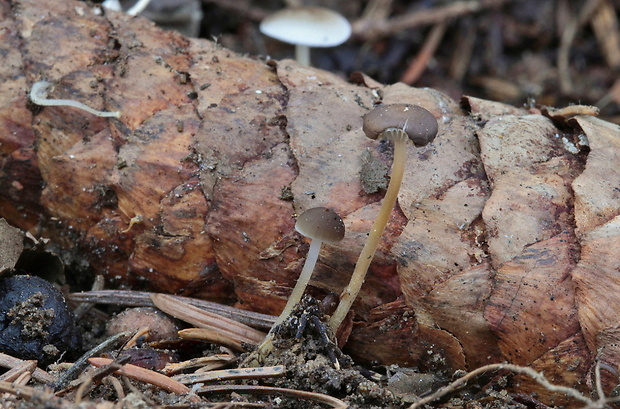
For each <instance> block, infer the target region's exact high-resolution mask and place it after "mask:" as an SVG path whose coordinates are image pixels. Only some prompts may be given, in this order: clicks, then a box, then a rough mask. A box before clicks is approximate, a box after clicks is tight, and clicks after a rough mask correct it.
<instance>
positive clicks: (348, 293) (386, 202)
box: [329, 128, 409, 334]
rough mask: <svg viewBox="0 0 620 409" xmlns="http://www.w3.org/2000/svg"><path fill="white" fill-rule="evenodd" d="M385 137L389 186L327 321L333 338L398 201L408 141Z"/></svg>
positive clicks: (398, 135) (393, 133) (393, 134)
mask: <svg viewBox="0 0 620 409" xmlns="http://www.w3.org/2000/svg"><path fill="white" fill-rule="evenodd" d="M385 136H387V137H388V138H390V139H392V141H393V142H394V161H393V163H392V175H391V177H390V184H389V186H388V189H387V192H386V193H385V197H384V198H383V203H382V204H381V208H380V209H379V214H378V215H377V218H376V219H375V222H374V223H373V225H372V229H371V230H370V234H369V235H368V240H366V244H365V245H364V248H363V249H362V252H361V253H360V255H359V258H358V259H357V263H355V270H354V271H353V274H352V276H351V281H349V285H348V286H347V287H346V288H345V289H344V291H343V292H342V294H341V295H340V303H339V304H338V307H336V311H334V313H333V314H332V316H331V318H330V320H329V328H330V329H331V330H332V332H333V333H334V334H335V333H336V331H337V330H338V328H339V327H340V324H342V321H344V319H345V317H346V316H347V314H348V312H349V310H350V309H351V306H352V305H353V302H354V301H355V299H356V298H357V295H358V294H359V292H360V289H361V288H362V284H364V279H365V278H366V272H367V271H368V267H369V266H370V263H371V262H372V259H373V257H374V255H375V252H376V251H377V247H378V245H379V240H380V239H381V235H382V234H383V231H384V230H385V226H386V225H387V223H388V221H389V220H390V216H391V214H392V210H393V209H394V205H395V204H396V199H397V197H398V191H399V190H400V185H401V183H402V181H403V175H404V173H405V163H406V162H407V140H408V139H409V137H408V136H407V134H406V133H405V131H403V130H401V129H396V128H391V129H387V130H386V131H385Z"/></svg>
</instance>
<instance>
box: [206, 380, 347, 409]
mask: <svg viewBox="0 0 620 409" xmlns="http://www.w3.org/2000/svg"><path fill="white" fill-rule="evenodd" d="M224 392H237V393H255V394H261V395H285V396H289V397H292V398H296V399H302V400H309V401H313V402H319V403H323V404H326V405H329V406H331V407H332V408H336V409H346V408H348V407H349V405H347V404H346V403H345V402H343V401H341V400H340V399H336V398H334V397H332V396H329V395H324V394H322V393H316V392H307V391H298V390H295V389H288V388H276V387H269V386H257V385H210V386H203V387H202V388H199V389H198V390H197V393H224Z"/></svg>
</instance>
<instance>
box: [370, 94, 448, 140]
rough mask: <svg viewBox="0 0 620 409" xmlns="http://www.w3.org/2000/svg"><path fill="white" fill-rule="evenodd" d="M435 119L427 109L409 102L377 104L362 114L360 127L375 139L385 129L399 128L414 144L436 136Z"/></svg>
mask: <svg viewBox="0 0 620 409" xmlns="http://www.w3.org/2000/svg"><path fill="white" fill-rule="evenodd" d="M437 127H438V126H437V119H435V117H434V116H433V114H431V113H430V112H429V111H428V110H426V109H424V108H422V107H420V106H417V105H409V104H389V105H379V106H378V107H376V108H374V109H373V110H371V111H370V112H368V113H367V114H366V115H364V125H363V127H362V129H363V130H364V133H365V134H366V136H367V137H369V138H370V139H377V138H378V137H379V136H380V135H381V134H382V133H383V132H384V131H386V130H387V129H401V130H403V131H405V133H407V135H408V136H409V139H411V140H412V141H413V144H414V145H415V146H418V147H419V146H424V145H427V144H429V143H430V142H432V141H433V139H435V136H437Z"/></svg>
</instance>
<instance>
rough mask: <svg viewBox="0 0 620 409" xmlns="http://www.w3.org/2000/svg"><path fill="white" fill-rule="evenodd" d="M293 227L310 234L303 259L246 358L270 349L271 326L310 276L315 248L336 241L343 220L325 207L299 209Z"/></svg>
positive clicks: (341, 233)
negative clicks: (284, 297)
mask: <svg viewBox="0 0 620 409" xmlns="http://www.w3.org/2000/svg"><path fill="white" fill-rule="evenodd" d="M295 230H297V231H298V232H299V233H301V234H303V235H304V236H306V237H309V238H310V249H309V250H308V255H307V256H306V262H305V263H304V267H303V269H302V270H301V274H300V275H299V278H298V279H297V283H296V284H295V287H294V288H293V292H292V293H291V295H290V296H289V298H288V301H287V302H286V305H285V306H284V309H283V310H282V313H280V316H279V317H278V318H277V319H276V321H275V323H274V324H273V326H272V327H271V330H270V331H269V334H267V337H265V340H264V341H263V342H262V343H261V344H260V345H259V346H258V348H257V349H256V351H255V352H254V354H253V355H252V356H251V358H248V359H247V360H246V361H251V360H256V361H257V362H260V361H262V360H263V359H264V358H265V357H266V356H267V355H269V353H270V352H271V350H272V349H273V343H272V340H273V333H274V329H275V328H277V327H278V326H279V325H281V324H282V323H283V322H284V321H285V320H286V318H288V316H289V315H290V314H291V311H293V307H295V305H296V304H297V303H299V301H300V300H301V297H302V296H303V294H304V290H305V289H306V287H307V286H308V283H309V282H310V277H311V276H312V272H313V271H314V267H315V266H316V261H317V260H318V258H319V251H320V250H321V245H322V244H323V242H338V241H340V240H342V239H343V238H344V232H345V229H344V223H343V222H342V219H341V218H340V216H338V214H337V213H336V212H334V211H333V210H330V209H328V208H325V207H315V208H312V209H308V210H306V211H305V212H303V213H302V214H301V215H299V217H298V218H297V222H296V223H295Z"/></svg>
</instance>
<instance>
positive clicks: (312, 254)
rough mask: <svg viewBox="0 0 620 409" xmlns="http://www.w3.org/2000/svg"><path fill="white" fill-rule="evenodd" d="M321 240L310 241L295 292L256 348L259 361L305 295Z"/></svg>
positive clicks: (317, 256)
mask: <svg viewBox="0 0 620 409" xmlns="http://www.w3.org/2000/svg"><path fill="white" fill-rule="evenodd" d="M321 244H322V241H321V240H317V239H313V240H311V241H310V249H309V250H308V255H307V256H306V262H305V263H304V268H303V269H302V270H301V274H300V275H299V278H298V279H297V284H295V287H294V288H293V292H292V293H291V295H290V296H289V298H288V301H287V302H286V305H285V306H284V309H283V310H282V312H281V313H280V316H279V317H278V318H277V319H276V321H275V323H274V324H273V326H272V327H271V329H270V330H269V333H268V334H267V336H266V337H265V340H264V341H263V342H262V343H261V344H260V345H259V346H258V348H256V351H255V353H254V354H253V356H254V357H255V358H257V360H258V362H259V363H260V361H262V360H263V359H264V357H266V356H267V355H269V354H270V353H271V351H272V350H273V342H272V341H273V334H274V331H275V329H276V328H277V327H278V325H282V323H283V322H284V320H286V319H287V318H288V316H289V315H290V314H291V311H293V308H294V307H295V305H297V303H299V301H300V300H301V297H302V296H303V295H304V291H305V289H306V287H307V286H308V283H309V282H310V277H312V272H313V271H314V266H315V265H316V261H317V260H318V258H319V250H321Z"/></svg>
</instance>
